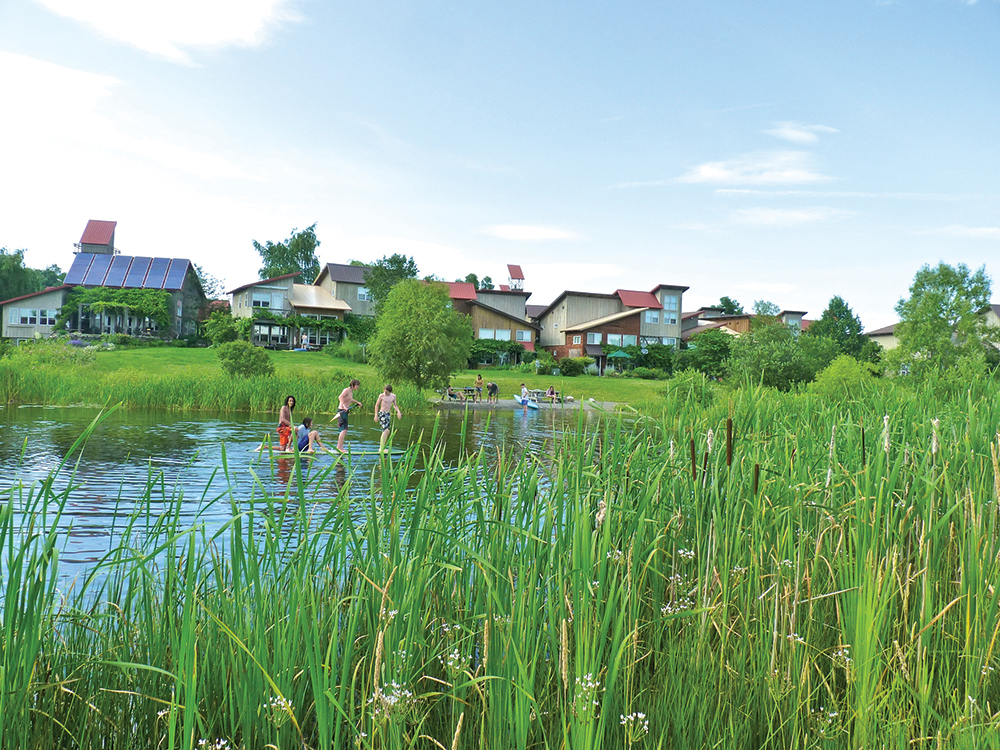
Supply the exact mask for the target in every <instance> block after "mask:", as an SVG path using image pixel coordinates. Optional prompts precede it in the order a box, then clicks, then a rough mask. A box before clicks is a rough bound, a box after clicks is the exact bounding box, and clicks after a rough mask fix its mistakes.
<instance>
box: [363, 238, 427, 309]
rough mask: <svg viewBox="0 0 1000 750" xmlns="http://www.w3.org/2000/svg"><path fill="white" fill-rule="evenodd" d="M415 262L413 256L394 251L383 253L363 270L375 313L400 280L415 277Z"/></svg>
mask: <svg viewBox="0 0 1000 750" xmlns="http://www.w3.org/2000/svg"><path fill="white" fill-rule="evenodd" d="M417 273H418V271H417V264H416V262H414V260H413V258H412V257H410V258H407V257H406V256H405V255H401V254H400V253H395V254H394V255H384V256H382V260H380V261H377V262H376V263H375V265H373V266H369V267H368V270H367V271H365V286H366V287H367V288H368V294H369V295H370V296H371V298H372V299H373V300H374V301H375V315H376V316H378V315H379V314H381V312H382V305H383V304H385V301H386V300H387V299H388V298H389V292H390V291H392V288H393V287H394V286H396V284H398V283H399V282H401V281H405V280H406V279H415V278H417Z"/></svg>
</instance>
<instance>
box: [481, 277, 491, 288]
mask: <svg viewBox="0 0 1000 750" xmlns="http://www.w3.org/2000/svg"><path fill="white" fill-rule="evenodd" d="M479 288H480V289H485V290H487V291H489V290H491V289H493V279H491V278H490V277H489V276H483V280H482V281H480V282H479Z"/></svg>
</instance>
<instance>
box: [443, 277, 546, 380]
mask: <svg viewBox="0 0 1000 750" xmlns="http://www.w3.org/2000/svg"><path fill="white" fill-rule="evenodd" d="M446 283H447V284H448V294H449V296H450V297H451V302H452V307H453V308H454V309H455V311H456V312H459V313H462V314H463V315H468V316H469V317H470V318H471V319H472V320H471V321H470V322H471V323H472V335H473V337H474V338H477V339H490V340H494V341H516V342H517V343H519V344H521V346H523V347H524V348H525V349H526V350H527V351H535V340H536V338H537V335H538V330H539V329H538V324H537V323H534V322H532V321H531V320H530V319H529V318H528V314H527V310H526V304H525V303H526V302H527V300H528V297H530V296H531V293H530V292H525V291H523V290H521V289H510V288H505V287H506V286H507V285H506V284H504V285H503V286H501V287H500V289H478V290H477V289H476V287H475V286H474V285H473V284H470V283H468V282H465V281H449V282H446ZM484 364H485V363H484Z"/></svg>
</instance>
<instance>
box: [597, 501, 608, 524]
mask: <svg viewBox="0 0 1000 750" xmlns="http://www.w3.org/2000/svg"><path fill="white" fill-rule="evenodd" d="M607 513H608V504H607V503H606V502H604V498H603V497H602V498H601V499H600V500H599V501H598V502H597V519H596V520H597V528H598V529H599V528H601V524H603V523H604V517H605V516H606V515H607Z"/></svg>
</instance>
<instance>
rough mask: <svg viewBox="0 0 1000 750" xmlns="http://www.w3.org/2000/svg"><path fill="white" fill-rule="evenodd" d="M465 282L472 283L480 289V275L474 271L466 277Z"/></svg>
mask: <svg viewBox="0 0 1000 750" xmlns="http://www.w3.org/2000/svg"><path fill="white" fill-rule="evenodd" d="M465 283H466V284H472V286H474V287H476V289H477V290H478V289H479V277H478V276H476V274H474V273H470V274H469V275H468V276H466V277H465Z"/></svg>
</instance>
